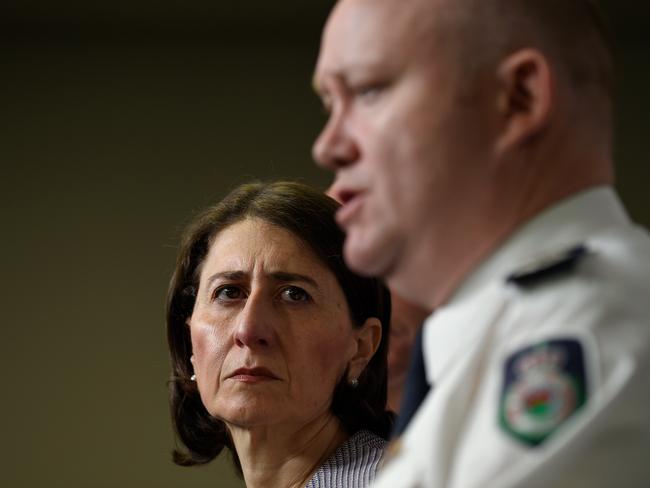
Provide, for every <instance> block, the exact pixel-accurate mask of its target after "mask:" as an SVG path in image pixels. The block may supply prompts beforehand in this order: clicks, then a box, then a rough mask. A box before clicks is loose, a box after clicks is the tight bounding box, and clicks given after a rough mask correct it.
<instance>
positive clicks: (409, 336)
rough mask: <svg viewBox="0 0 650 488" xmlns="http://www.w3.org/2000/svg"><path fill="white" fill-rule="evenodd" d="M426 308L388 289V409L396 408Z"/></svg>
mask: <svg viewBox="0 0 650 488" xmlns="http://www.w3.org/2000/svg"><path fill="white" fill-rule="evenodd" d="M428 314H429V313H428V311H427V310H426V309H425V308H423V307H420V306H418V305H414V304H412V303H410V302H408V301H407V300H404V298H402V297H401V296H399V295H398V294H397V293H394V292H392V293H391V311H390V339H389V342H388V409H389V410H392V411H393V412H399V408H400V405H401V404H402V396H403V395H404V387H405V384H406V375H407V372H408V369H409V363H410V360H411V349H412V348H413V342H414V341H415V337H416V336H417V334H418V331H419V330H420V327H421V326H422V323H423V322H424V319H426V318H427V315H428Z"/></svg>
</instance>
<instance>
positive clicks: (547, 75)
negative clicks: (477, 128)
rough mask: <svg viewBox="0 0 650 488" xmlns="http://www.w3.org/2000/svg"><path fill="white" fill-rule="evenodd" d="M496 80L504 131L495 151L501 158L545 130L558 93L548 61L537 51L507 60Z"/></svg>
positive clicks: (500, 66) (527, 50)
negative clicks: (555, 89)
mask: <svg viewBox="0 0 650 488" xmlns="http://www.w3.org/2000/svg"><path fill="white" fill-rule="evenodd" d="M497 78H498V79H497V82H498V85H499V88H498V94H497V110H498V112H499V119H500V120H501V124H500V127H501V129H500V132H499V137H498V138H497V141H496V151H497V153H499V154H502V153H504V152H507V151H508V150H510V149H512V148H513V147H515V146H517V145H518V144H521V143H522V142H524V141H526V140H527V139H530V138H531V137H534V136H536V135H537V134H539V133H540V132H541V131H543V130H544V129H545V128H546V126H547V125H548V123H549V120H550V118H551V114H552V110H553V104H554V97H555V93H554V79H553V74H552V70H551V66H550V64H549V61H548V59H547V58H546V56H544V55H543V54H542V53H541V52H540V51H538V50H536V49H521V50H519V51H516V52H514V53H513V54H511V55H510V56H508V57H507V58H505V59H504V60H503V61H502V62H501V64H500V65H499V67H498V69H497Z"/></svg>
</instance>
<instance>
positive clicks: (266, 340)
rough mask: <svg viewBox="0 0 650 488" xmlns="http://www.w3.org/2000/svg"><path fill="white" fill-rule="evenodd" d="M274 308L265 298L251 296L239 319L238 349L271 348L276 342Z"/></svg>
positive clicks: (236, 333) (236, 335)
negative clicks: (273, 322)
mask: <svg viewBox="0 0 650 488" xmlns="http://www.w3.org/2000/svg"><path fill="white" fill-rule="evenodd" d="M273 317H274V313H273V306H272V304H270V303H268V304H267V303H266V300H265V299H264V297H263V296H259V295H258V296H254V295H251V296H249V297H248V299H247V300H246V304H245V305H244V308H243V309H242V311H241V313H240V314H239V316H238V318H237V320H238V321H237V324H236V326H235V330H234V341H235V344H236V345H237V346H238V347H248V348H258V347H268V346H271V345H272V344H273V343H274V342H275V341H274V338H275V330H274V328H273V324H272V321H273Z"/></svg>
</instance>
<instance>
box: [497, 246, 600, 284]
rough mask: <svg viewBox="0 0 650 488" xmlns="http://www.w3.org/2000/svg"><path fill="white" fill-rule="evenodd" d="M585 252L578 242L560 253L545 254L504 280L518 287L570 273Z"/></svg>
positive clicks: (585, 249)
mask: <svg viewBox="0 0 650 488" xmlns="http://www.w3.org/2000/svg"><path fill="white" fill-rule="evenodd" d="M586 254H587V247H586V246H585V245H584V244H580V245H578V246H575V247H572V248H570V249H568V250H565V251H563V252H561V253H557V254H553V255H550V256H546V257H544V258H542V259H540V260H538V261H536V262H534V263H532V264H531V265H529V266H526V267H525V268H523V269H519V270H518V271H516V272H514V273H512V274H511V275H509V276H508V277H507V278H506V281H507V282H508V283H512V284H514V285H517V286H520V287H529V286H532V285H535V284H537V283H539V282H541V281H543V280H545V279H547V278H551V277H556V276H558V275H561V274H564V273H570V272H571V271H573V270H574V268H575V266H576V264H578V263H579V262H580V261H581V260H582V258H583V257H584V256H585V255H586Z"/></svg>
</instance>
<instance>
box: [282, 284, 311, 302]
mask: <svg viewBox="0 0 650 488" xmlns="http://www.w3.org/2000/svg"><path fill="white" fill-rule="evenodd" d="M281 297H282V299H283V300H285V301H287V302H307V301H309V300H310V299H311V297H310V296H309V293H307V292H306V291H305V290H303V289H302V288H299V287H297V286H288V287H287V288H285V289H284V290H282V293H281Z"/></svg>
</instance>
